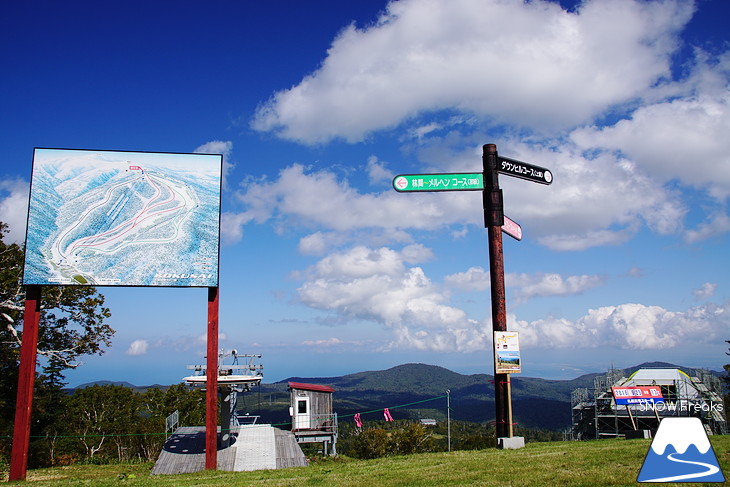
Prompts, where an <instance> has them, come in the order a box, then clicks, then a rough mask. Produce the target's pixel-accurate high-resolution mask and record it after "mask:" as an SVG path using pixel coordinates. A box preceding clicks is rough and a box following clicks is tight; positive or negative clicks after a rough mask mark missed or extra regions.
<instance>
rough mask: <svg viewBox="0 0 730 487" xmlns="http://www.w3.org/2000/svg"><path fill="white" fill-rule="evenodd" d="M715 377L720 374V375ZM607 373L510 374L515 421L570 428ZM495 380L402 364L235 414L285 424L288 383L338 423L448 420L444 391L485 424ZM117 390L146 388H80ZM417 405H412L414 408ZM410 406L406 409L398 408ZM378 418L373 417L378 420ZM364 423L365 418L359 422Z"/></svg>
mask: <svg viewBox="0 0 730 487" xmlns="http://www.w3.org/2000/svg"><path fill="white" fill-rule="evenodd" d="M641 368H679V369H683V370H686V368H685V367H681V366H677V365H673V364H670V363H666V362H646V363H643V364H640V365H637V366H634V367H629V368H626V369H623V371H624V374H625V375H626V376H629V375H631V374H632V373H633V372H635V371H636V370H639V369H641ZM718 374H719V373H718ZM601 375H605V373H600V374H599V373H593V374H585V375H581V376H579V377H576V378H575V379H570V380H550V379H539V378H533V377H522V375H521V374H512V376H511V388H512V410H513V419H514V421H515V422H516V423H518V424H519V425H522V426H525V427H529V428H543V429H551V430H563V429H565V428H568V427H570V425H571V421H572V418H571V393H572V391H574V390H575V389H578V388H582V387H585V388H588V389H592V388H593V387H594V385H593V383H594V379H595V378H596V377H598V376H601ZM493 381H494V377H493V376H492V375H488V374H472V375H463V374H459V373H456V372H453V371H451V370H449V369H446V368H443V367H439V366H435V365H428V364H420V363H418V364H413V363H412V364H404V365H398V366H396V367H392V368H390V369H386V370H374V371H367V372H358V373H355V374H348V375H344V376H339V377H290V378H288V379H285V380H282V381H279V382H275V383H270V384H261V386H260V387H257V388H255V389H254V390H253V391H252V392H250V393H245V394H241V395H240V396H239V399H238V408H239V410H241V411H242V412H247V413H250V414H255V415H260V416H261V421H266V422H271V423H274V424H276V423H285V422H287V421H289V420H290V418H289V393H288V388H287V384H288V382H304V383H310V384H321V385H327V386H330V387H332V388H333V389H334V390H335V392H334V396H333V402H334V410H335V412H337V413H338V414H339V415H341V416H342V417H348V416H349V415H352V414H355V413H364V412H368V411H380V410H382V409H383V408H386V407H387V408H390V411H391V413H393V415H394V417H396V418H398V417H401V418H403V417H411V418H419V417H432V418H436V419H445V418H446V399H445V397H444V396H445V395H446V390H447V389H448V390H449V391H450V396H451V417H452V418H453V419H456V420H464V421H473V422H489V421H493V420H494V414H495V411H494V384H493ZM103 384H117V385H123V386H125V387H130V388H132V389H134V390H136V391H139V392H143V391H145V390H147V389H148V388H152V387H159V388H160V389H166V388H167V387H168V386H158V385H155V386H148V387H138V386H134V385H132V384H130V383H128V382H112V381H97V382H91V383H88V384H83V385H81V386H79V388H83V387H89V386H92V385H103ZM413 403H416V404H413ZM403 405H410V406H407V407H400V406H403ZM381 416H382V414H381V415H380V416H377V415H376V414H375V413H373V414H372V418H373V419H382V418H381ZM363 419H367V418H365V417H364V418H363Z"/></svg>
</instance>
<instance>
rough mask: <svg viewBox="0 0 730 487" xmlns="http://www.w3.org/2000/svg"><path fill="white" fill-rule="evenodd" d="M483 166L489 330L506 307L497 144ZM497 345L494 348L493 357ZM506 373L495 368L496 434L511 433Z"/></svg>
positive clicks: (498, 326)
mask: <svg viewBox="0 0 730 487" xmlns="http://www.w3.org/2000/svg"><path fill="white" fill-rule="evenodd" d="M482 151H483V152H482V165H483V167H484V192H483V202H484V226H485V227H487V234H488V237H489V276H490V283H491V295H492V296H491V297H492V330H493V331H507V309H506V304H505V290H504V254H503V251H502V225H504V203H503V199H502V190H501V189H499V180H498V177H497V146H496V145H495V144H486V145H484V146H483V147H482ZM495 356H496V349H494V350H493V357H495ZM509 380H510V375H509V374H497V368H496V362H495V370H494V401H495V415H496V422H497V424H496V433H497V438H505V437H511V436H512V434H511V431H512V414H511V411H512V408H511V398H510V391H509V387H508V385H509Z"/></svg>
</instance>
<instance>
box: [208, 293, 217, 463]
mask: <svg viewBox="0 0 730 487" xmlns="http://www.w3.org/2000/svg"><path fill="white" fill-rule="evenodd" d="M205 374H206V378H207V380H206V392H205V404H206V407H205V468H206V470H216V469H217V467H218V288H217V287H209V288H208V356H207V364H206V368H205Z"/></svg>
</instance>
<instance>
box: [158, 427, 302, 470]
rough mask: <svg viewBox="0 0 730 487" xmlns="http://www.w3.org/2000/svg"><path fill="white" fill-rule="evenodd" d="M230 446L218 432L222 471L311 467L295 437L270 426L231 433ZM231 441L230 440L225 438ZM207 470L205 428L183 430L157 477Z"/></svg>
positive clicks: (177, 433)
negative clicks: (223, 443)
mask: <svg viewBox="0 0 730 487" xmlns="http://www.w3.org/2000/svg"><path fill="white" fill-rule="evenodd" d="M230 434H231V438H230V441H229V442H228V443H230V445H222V440H223V438H221V433H220V429H219V431H218V470H226V471H231V472H243V471H250V470H265V469H278V468H287V467H303V466H307V465H308V463H307V459H306V457H305V456H304V454H303V453H302V449H301V448H300V447H299V445H298V444H297V441H296V439H295V438H294V435H293V434H292V433H291V432H289V431H284V430H280V429H278V428H274V427H273V426H270V425H245V426H238V427H236V428H233V429H231V433H230ZM225 439H228V438H225ZM204 469H205V428H203V427H190V426H188V427H182V428H178V429H177V430H176V431H175V433H174V434H173V435H172V436H170V438H169V439H168V440H167V441H166V442H165V445H164V446H163V448H162V452H161V453H160V456H159V458H158V459H157V462H155V465H154V467H153V468H152V472H151V473H152V474H153V475H160V474H179V473H191V472H199V471H201V470H204Z"/></svg>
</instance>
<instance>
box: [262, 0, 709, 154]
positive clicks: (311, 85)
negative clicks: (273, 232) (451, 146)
mask: <svg viewBox="0 0 730 487" xmlns="http://www.w3.org/2000/svg"><path fill="white" fill-rule="evenodd" d="M693 10H694V5H693V3H692V2H689V1H674V0H663V1H632V0H621V1H618V0H617V1H610V2H609V1H604V0H587V1H585V2H583V3H581V4H580V5H579V6H578V8H577V9H576V10H575V11H573V12H568V11H566V10H563V9H562V8H561V7H560V6H559V5H558V4H557V3H553V2H546V1H542V0H535V1H532V2H516V1H515V2H505V1H500V0H401V1H399V2H391V3H389V4H388V6H387V10H386V12H385V13H384V14H383V15H382V16H381V17H380V19H379V20H378V22H377V23H376V24H375V25H373V26H368V27H366V28H363V29H359V28H357V27H356V26H354V25H351V26H349V27H348V28H346V29H344V30H343V31H342V32H341V33H340V34H339V35H338V37H337V38H336V39H335V40H334V41H333V43H332V46H331V47H330V49H329V50H328V52H327V57H326V58H325V60H324V61H323V63H322V65H321V67H319V69H317V70H316V71H314V72H313V73H311V74H310V75H308V76H306V77H305V78H304V79H303V80H302V81H301V82H300V83H299V84H298V85H296V86H294V87H292V88H290V89H287V90H282V91H279V92H277V93H275V94H274V95H273V96H272V97H271V99H270V100H269V101H268V102H266V103H265V104H263V105H262V106H260V107H259V109H258V111H257V113H256V116H255V118H254V120H253V121H252V126H253V127H254V128H256V129H258V130H262V131H273V132H275V133H276V134H278V135H279V136H280V137H283V138H287V139H294V140H298V141H301V142H305V143H320V142H325V141H327V140H329V139H332V138H337V137H341V138H344V139H346V140H348V141H359V140H362V139H363V138H364V137H365V136H366V135H367V134H368V133H370V132H372V131H376V130H379V129H383V128H387V127H392V126H396V125H398V124H399V123H400V122H401V121H403V120H404V119H407V118H409V117H413V116H414V115H416V114H419V113H422V112H426V111H434V110H441V109H457V110H459V111H464V112H471V113H475V114H477V115H479V116H481V117H485V118H491V119H496V120H499V121H502V122H507V123H512V124H517V125H520V126H527V127H533V128H539V129H552V128H555V127H566V126H571V125H577V124H580V123H585V122H587V121H590V120H591V119H592V118H593V117H594V116H596V115H597V114H598V113H600V112H602V111H604V110H606V109H607V108H609V107H611V106H613V105H616V104H621V103H624V102H627V101H631V100H633V99H635V98H637V97H641V96H642V95H643V94H645V92H647V91H648V90H650V89H651V88H652V86H653V85H654V84H655V83H657V81H659V80H661V79H663V78H665V77H668V76H669V75H670V72H669V63H670V57H671V55H672V53H673V52H674V51H675V50H676V48H677V47H678V40H677V35H678V33H679V31H680V30H681V28H682V27H683V26H684V25H685V24H686V23H687V21H688V20H689V19H690V17H691V15H692V13H693ZM490 26H492V28H490Z"/></svg>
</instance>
